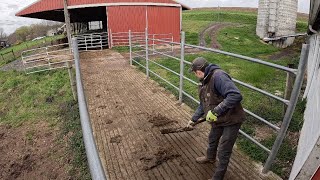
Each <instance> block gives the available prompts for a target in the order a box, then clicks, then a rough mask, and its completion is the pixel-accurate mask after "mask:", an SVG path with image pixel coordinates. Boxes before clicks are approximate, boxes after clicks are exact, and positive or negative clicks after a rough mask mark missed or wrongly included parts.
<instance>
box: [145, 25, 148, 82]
mask: <svg viewBox="0 0 320 180" xmlns="http://www.w3.org/2000/svg"><path fill="white" fill-rule="evenodd" d="M145 35H146V74H147V78H149V52H148V51H149V49H148V28H146V34H145Z"/></svg>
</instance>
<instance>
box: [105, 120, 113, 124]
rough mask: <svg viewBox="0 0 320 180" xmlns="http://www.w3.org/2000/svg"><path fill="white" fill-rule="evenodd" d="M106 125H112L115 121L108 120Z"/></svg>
mask: <svg viewBox="0 0 320 180" xmlns="http://www.w3.org/2000/svg"><path fill="white" fill-rule="evenodd" d="M104 123H105V124H112V123H113V121H112V120H107V121H105V122H104Z"/></svg>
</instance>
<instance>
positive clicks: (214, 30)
mask: <svg viewBox="0 0 320 180" xmlns="http://www.w3.org/2000/svg"><path fill="white" fill-rule="evenodd" d="M227 26H231V24H230V23H219V24H216V23H215V24H211V25H210V26H209V27H207V28H206V29H204V30H203V31H202V32H201V33H200V40H199V42H200V46H204V47H206V46H209V47H211V48H214V49H220V48H221V45H220V44H219V42H218V40H217V35H218V33H219V31H220V30H221V29H222V28H224V27H227ZM207 35H208V36H209V37H210V38H211V44H210V45H208V44H207V43H206V36H207Z"/></svg>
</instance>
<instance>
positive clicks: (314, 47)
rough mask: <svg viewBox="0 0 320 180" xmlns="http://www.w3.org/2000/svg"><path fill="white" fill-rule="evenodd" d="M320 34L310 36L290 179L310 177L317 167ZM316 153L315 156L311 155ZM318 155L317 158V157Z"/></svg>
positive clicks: (319, 146) (318, 162)
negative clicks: (303, 100) (302, 108)
mask: <svg viewBox="0 0 320 180" xmlns="http://www.w3.org/2000/svg"><path fill="white" fill-rule="evenodd" d="M319 45H320V36H319V35H313V36H312V37H311V38H310V50H309V57H308V66H307V77H308V80H307V87H306V90H305V94H304V97H306V98H307V104H306V109H305V112H304V123H303V127H302V129H301V134H300V138H299V144H298V149H297V155H296V158H295V161H294V164H293V167H292V171H291V175H290V180H293V179H301V180H304V179H310V177H311V176H312V175H313V173H314V172H315V171H316V169H317V168H318V167H319V164H320V159H319V152H320V151H319V148H320V140H319V139H320V138H319V137H320V121H319V114H320V93H319V89H320V48H319V47H320V46H319ZM314 153H318V155H317V156H315V155H313V154H314ZM317 157H318V158H317Z"/></svg>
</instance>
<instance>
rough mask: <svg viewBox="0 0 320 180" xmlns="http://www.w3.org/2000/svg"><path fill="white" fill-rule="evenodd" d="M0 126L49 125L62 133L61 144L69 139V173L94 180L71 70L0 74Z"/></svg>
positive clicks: (0, 72)
mask: <svg viewBox="0 0 320 180" xmlns="http://www.w3.org/2000/svg"><path fill="white" fill-rule="evenodd" d="M0 77H1V78H0V84H1V86H0V124H1V125H3V124H5V125H10V126H12V127H14V128H19V126H21V125H22V124H24V123H28V124H35V125H36V124H37V123H38V122H41V121H45V122H46V123H48V124H49V125H50V127H52V128H59V129H60V131H61V132H60V133H61V134H60V136H61V137H57V141H59V139H62V138H63V137H64V136H66V135H70V136H69V138H68V140H67V141H68V147H67V150H68V152H65V153H66V154H67V155H66V156H71V157H73V158H71V157H68V158H69V159H71V162H70V163H71V165H72V166H71V169H70V170H69V173H70V175H71V176H72V177H75V178H76V179H77V177H78V176H79V177H78V178H81V179H90V173H89V170H88V166H87V164H86V163H87V161H86V155H85V150H84V145H83V141H82V132H81V126H80V118H79V112H78V106H77V103H76V102H75V101H74V100H73V96H72V92H71V87H70V82H69V76H68V72H67V70H57V71H50V72H42V73H37V74H30V75H26V74H25V73H22V72H16V71H8V72H3V71H0Z"/></svg>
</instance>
